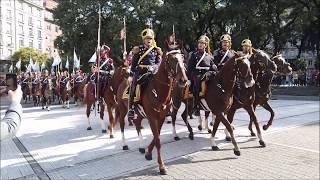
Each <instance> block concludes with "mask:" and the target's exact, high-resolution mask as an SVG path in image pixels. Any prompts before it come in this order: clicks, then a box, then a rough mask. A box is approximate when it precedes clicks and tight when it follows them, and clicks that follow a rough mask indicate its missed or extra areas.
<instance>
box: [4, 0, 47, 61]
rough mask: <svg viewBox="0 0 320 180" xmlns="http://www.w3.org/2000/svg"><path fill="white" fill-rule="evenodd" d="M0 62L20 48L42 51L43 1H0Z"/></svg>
mask: <svg viewBox="0 0 320 180" xmlns="http://www.w3.org/2000/svg"><path fill="white" fill-rule="evenodd" d="M0 3H1V4H0V8H1V9H0V60H4V61H5V60H10V57H11V55H12V54H13V53H14V52H15V51H17V50H19V49H20V48H22V47H32V48H36V49H38V50H40V51H44V7H43V0H1V1H0Z"/></svg>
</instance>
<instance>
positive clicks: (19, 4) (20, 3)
mask: <svg viewBox="0 0 320 180" xmlns="http://www.w3.org/2000/svg"><path fill="white" fill-rule="evenodd" d="M18 8H19V9H23V4H22V2H21V1H18Z"/></svg>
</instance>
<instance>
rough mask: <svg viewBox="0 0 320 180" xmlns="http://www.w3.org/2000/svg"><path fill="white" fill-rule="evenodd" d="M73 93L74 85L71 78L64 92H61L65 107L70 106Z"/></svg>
mask: <svg viewBox="0 0 320 180" xmlns="http://www.w3.org/2000/svg"><path fill="white" fill-rule="evenodd" d="M71 93H72V87H71V84H70V80H67V83H66V86H65V87H64V88H63V91H62V94H61V100H62V103H63V105H62V107H63V108H67V109H69V108H70V98H71Z"/></svg>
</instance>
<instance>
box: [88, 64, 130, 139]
mask: <svg viewBox="0 0 320 180" xmlns="http://www.w3.org/2000/svg"><path fill="white" fill-rule="evenodd" d="M126 69H127V67H119V68H117V69H116V70H115V72H114V74H113V76H112V79H111V84H108V83H107V82H105V84H104V88H103V89H104V96H103V100H104V102H99V107H100V111H99V115H100V123H101V128H102V133H106V132H107V130H106V126H105V122H104V119H103V118H104V109H105V105H106V106H107V110H108V115H109V123H110V124H109V127H108V128H109V130H110V138H113V137H114V136H113V128H114V127H115V125H116V122H115V120H114V117H113V113H112V111H113V110H114V108H115V106H116V104H117V103H116V100H115V93H114V92H115V91H116V90H117V89H118V87H119V85H120V83H121V82H122V81H123V79H124V77H125V75H126V74H127V70H126ZM84 94H85V97H84V103H86V104H87V110H86V114H87V119H88V128H87V130H91V129H92V128H91V124H90V119H89V117H90V112H91V106H92V105H93V104H94V103H95V102H96V100H97V95H96V87H95V84H94V82H89V83H88V84H87V85H86V87H85V93H84ZM104 103H105V104H104Z"/></svg>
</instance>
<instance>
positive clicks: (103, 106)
mask: <svg viewBox="0 0 320 180" xmlns="http://www.w3.org/2000/svg"><path fill="white" fill-rule="evenodd" d="M99 104H100V107H101V109H100V113H99V114H100V124H101V129H102V130H101V132H102V133H104V134H105V133H107V129H106V123H105V122H104V120H103V117H104V108H105V105H104V104H103V103H99ZM110 138H113V137H111V132H110Z"/></svg>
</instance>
